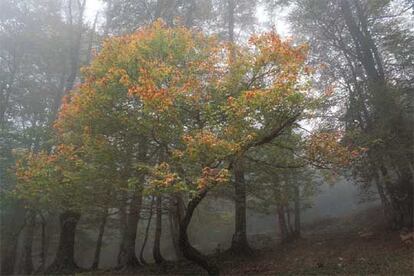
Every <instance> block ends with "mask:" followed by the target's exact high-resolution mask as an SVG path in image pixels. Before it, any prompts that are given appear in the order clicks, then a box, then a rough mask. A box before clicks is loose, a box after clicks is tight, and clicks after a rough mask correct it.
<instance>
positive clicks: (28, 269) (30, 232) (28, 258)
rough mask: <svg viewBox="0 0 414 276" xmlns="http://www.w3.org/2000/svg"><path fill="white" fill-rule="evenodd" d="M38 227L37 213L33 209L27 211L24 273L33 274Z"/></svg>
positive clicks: (22, 271)
mask: <svg viewBox="0 0 414 276" xmlns="http://www.w3.org/2000/svg"><path fill="white" fill-rule="evenodd" d="M35 227H36V213H35V212H34V211H33V210H29V211H28V212H27V220H26V230H25V233H24V241H23V266H22V270H21V271H20V272H21V273H22V274H32V272H33V267H34V266H33V259H32V248H33V236H34V231H35Z"/></svg>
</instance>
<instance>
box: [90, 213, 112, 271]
mask: <svg viewBox="0 0 414 276" xmlns="http://www.w3.org/2000/svg"><path fill="white" fill-rule="evenodd" d="M107 219H108V209H106V210H105V212H104V213H103V215H102V220H101V224H100V225H99V233H98V239H97V240H96V248H95V255H94V257H93V262H92V266H91V269H93V270H96V269H98V267H99V259H100V256H101V249H102V239H103V235H104V232H105V226H106V221H107Z"/></svg>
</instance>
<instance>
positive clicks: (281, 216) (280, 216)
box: [277, 205, 289, 241]
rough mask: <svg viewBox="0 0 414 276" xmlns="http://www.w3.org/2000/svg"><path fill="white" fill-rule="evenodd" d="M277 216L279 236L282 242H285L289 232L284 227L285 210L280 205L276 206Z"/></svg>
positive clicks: (285, 226)
mask: <svg viewBox="0 0 414 276" xmlns="http://www.w3.org/2000/svg"><path fill="white" fill-rule="evenodd" d="M277 216H278V220H279V228H280V236H281V238H282V241H286V240H287V239H288V237H289V231H288V228H287V225H286V219H285V210H284V208H283V206H282V205H278V206H277Z"/></svg>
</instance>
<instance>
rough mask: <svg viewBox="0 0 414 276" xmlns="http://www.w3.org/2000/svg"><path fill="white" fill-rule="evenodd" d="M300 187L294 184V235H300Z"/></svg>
mask: <svg viewBox="0 0 414 276" xmlns="http://www.w3.org/2000/svg"><path fill="white" fill-rule="evenodd" d="M300 235H301V227H300V189H299V186H298V185H296V186H295V236H296V237H300Z"/></svg>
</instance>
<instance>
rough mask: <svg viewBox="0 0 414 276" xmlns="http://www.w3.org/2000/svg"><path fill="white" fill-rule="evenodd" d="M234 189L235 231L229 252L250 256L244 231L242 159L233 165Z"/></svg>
mask: <svg viewBox="0 0 414 276" xmlns="http://www.w3.org/2000/svg"><path fill="white" fill-rule="evenodd" d="M233 170H234V178H235V180H234V188H235V197H236V200H235V231H234V234H233V239H232V243H231V251H232V252H233V253H235V254H250V253H251V251H252V250H251V248H250V246H249V244H248V242H247V231H246V184H245V179H244V168H243V161H242V159H239V160H237V161H236V162H235V163H234V167H233Z"/></svg>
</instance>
